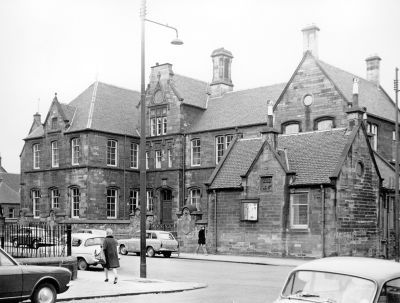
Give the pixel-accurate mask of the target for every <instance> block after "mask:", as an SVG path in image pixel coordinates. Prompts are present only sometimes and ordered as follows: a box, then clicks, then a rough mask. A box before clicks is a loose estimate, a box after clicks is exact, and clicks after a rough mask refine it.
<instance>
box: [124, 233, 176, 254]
mask: <svg viewBox="0 0 400 303" xmlns="http://www.w3.org/2000/svg"><path fill="white" fill-rule="evenodd" d="M118 248H119V253H120V254H121V255H127V254H128V253H129V252H133V253H136V254H137V255H139V254H140V231H138V232H136V233H135V234H134V235H133V237H132V238H130V239H120V240H118ZM171 253H178V254H179V244H178V241H176V240H175V238H174V236H173V235H172V234H171V233H170V232H168V231H163V230H146V255H147V256H148V257H154V255H156V254H159V255H160V254H162V255H163V256H164V257H166V258H169V257H171Z"/></svg>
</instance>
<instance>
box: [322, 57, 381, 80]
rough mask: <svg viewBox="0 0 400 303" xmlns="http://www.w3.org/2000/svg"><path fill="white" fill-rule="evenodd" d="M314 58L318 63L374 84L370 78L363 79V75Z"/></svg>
mask: <svg viewBox="0 0 400 303" xmlns="http://www.w3.org/2000/svg"><path fill="white" fill-rule="evenodd" d="M315 60H317V62H320V63H322V64H324V65H327V66H328V67H332V68H336V69H338V70H339V71H341V72H343V73H347V74H349V75H352V76H355V77H357V78H358V79H361V80H364V81H366V82H368V83H371V84H373V85H375V86H376V84H374V82H372V81H370V80H367V79H365V78H364V77H360V76H359V75H356V74H354V73H351V72H349V71H346V70H344V69H342V68H341V67H337V66H335V65H332V64H329V63H327V62H325V61H323V60H319V59H315Z"/></svg>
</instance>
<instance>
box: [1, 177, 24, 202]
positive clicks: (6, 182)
mask: <svg viewBox="0 0 400 303" xmlns="http://www.w3.org/2000/svg"><path fill="white" fill-rule="evenodd" d="M19 188H20V175H19V174H8V173H0V204H1V203H9V204H10V203H12V204H20V197H19Z"/></svg>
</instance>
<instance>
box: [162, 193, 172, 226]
mask: <svg viewBox="0 0 400 303" xmlns="http://www.w3.org/2000/svg"><path fill="white" fill-rule="evenodd" d="M160 206H161V223H162V224H171V223H173V222H172V191H171V190H170V189H161V190H160Z"/></svg>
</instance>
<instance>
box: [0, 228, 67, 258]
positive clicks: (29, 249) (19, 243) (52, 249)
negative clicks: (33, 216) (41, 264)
mask: <svg viewBox="0 0 400 303" xmlns="http://www.w3.org/2000/svg"><path fill="white" fill-rule="evenodd" d="M0 228H1V226H0ZM0 235H1V238H0V245H1V248H3V249H4V250H5V251H6V252H8V253H9V254H10V255H11V256H13V257H15V258H40V257H65V256H70V255H71V225H69V224H57V225H53V226H51V225H49V224H46V223H42V222H40V223H33V222H31V223H29V224H26V225H20V224H16V223H5V224H4V225H3V230H2V231H1V230H0Z"/></svg>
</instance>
